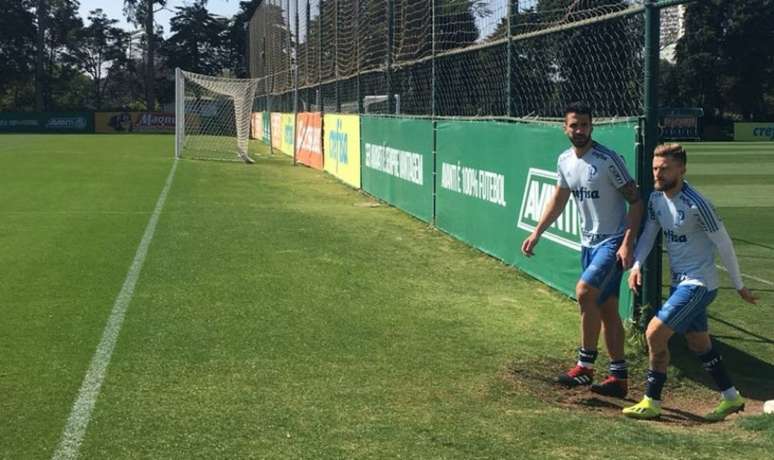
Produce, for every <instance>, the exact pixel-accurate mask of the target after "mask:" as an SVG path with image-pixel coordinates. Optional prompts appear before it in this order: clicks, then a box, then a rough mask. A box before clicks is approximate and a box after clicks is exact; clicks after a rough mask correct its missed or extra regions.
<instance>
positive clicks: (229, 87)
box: [175, 69, 260, 163]
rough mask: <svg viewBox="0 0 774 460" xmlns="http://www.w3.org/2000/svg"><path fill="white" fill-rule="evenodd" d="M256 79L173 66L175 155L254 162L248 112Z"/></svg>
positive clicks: (251, 103) (179, 156) (251, 107)
mask: <svg viewBox="0 0 774 460" xmlns="http://www.w3.org/2000/svg"><path fill="white" fill-rule="evenodd" d="M259 81H260V80H258V79H247V78H219V77H211V76H207V75H200V74H196V73H193V72H187V71H184V70H181V69H175V156H176V157H177V158H196V159H205V160H231V161H240V160H241V161H244V162H245V163H253V159H252V158H251V157H250V153H249V150H248V142H249V139H250V114H251V112H252V109H253V99H254V97H255V90H256V87H257V86H258V84H259Z"/></svg>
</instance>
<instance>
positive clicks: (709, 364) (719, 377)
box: [699, 348, 734, 391]
mask: <svg viewBox="0 0 774 460" xmlns="http://www.w3.org/2000/svg"><path fill="white" fill-rule="evenodd" d="M699 359H700V360H701V363H702V365H703V366H704V370H705V371H707V373H708V374H709V375H710V376H712V380H714V381H715V384H716V385H717V386H718V389H719V390H720V391H725V390H728V389H729V388H731V387H732V386H734V384H733V383H731V377H729V376H728V372H726V366H724V365H723V358H721V357H720V354H719V353H718V352H717V351H715V349H714V348H713V349H711V350H710V351H708V352H706V353H704V354H703V355H699Z"/></svg>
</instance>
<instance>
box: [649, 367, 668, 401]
mask: <svg viewBox="0 0 774 460" xmlns="http://www.w3.org/2000/svg"><path fill="white" fill-rule="evenodd" d="M666 379H667V375H666V374H665V373H663V372H658V371H654V370H653V369H648V381H647V385H646V387H645V395H646V396H648V397H649V398H650V399H657V400H659V401H661V390H662V389H663V388H664V384H665V383H666Z"/></svg>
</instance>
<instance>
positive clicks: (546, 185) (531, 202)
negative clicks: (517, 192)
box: [516, 168, 580, 251]
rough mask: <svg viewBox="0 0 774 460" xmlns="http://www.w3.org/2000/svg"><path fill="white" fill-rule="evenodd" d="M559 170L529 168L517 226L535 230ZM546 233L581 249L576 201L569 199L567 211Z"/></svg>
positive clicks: (552, 239) (554, 240)
mask: <svg viewBox="0 0 774 460" xmlns="http://www.w3.org/2000/svg"><path fill="white" fill-rule="evenodd" d="M556 180H557V175H556V172H553V171H546V170H544V169H537V168H530V169H529V172H527V184H526V185H525V186H524V195H523V196H522V199H521V209H520V210H519V220H518V222H517V223H516V226H517V227H519V228H520V229H522V230H525V231H527V232H532V231H533V230H535V227H536V226H537V224H538V222H539V221H540V217H541V216H542V215H543V210H544V209H545V208H546V205H548V202H549V201H550V200H551V196H552V195H553V193H554V189H555V188H556ZM543 237H544V238H546V239H549V240H551V241H553V242H555V243H558V244H561V245H562V246H565V247H568V248H570V249H573V250H575V251H580V214H578V207H577V206H576V205H575V201H573V200H569V201H568V202H567V206H566V207H565V208H564V212H562V214H561V215H560V216H559V218H557V219H556V222H554V223H553V224H552V225H551V226H550V227H549V228H548V229H547V230H546V231H545V233H543Z"/></svg>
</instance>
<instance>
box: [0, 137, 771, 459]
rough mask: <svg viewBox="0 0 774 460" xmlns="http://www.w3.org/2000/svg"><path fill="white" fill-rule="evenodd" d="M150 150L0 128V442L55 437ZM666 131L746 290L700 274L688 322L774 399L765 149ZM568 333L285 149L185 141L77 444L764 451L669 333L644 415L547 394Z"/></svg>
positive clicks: (498, 453)
mask: <svg viewBox="0 0 774 460" xmlns="http://www.w3.org/2000/svg"><path fill="white" fill-rule="evenodd" d="M172 144H173V139H172V137H171V136H158V135H157V136H143V135H132V136H109V135H103V136H97V135H93V136H76V135H69V136H43V135H41V136H20V135H6V136H0V196H1V197H2V200H1V201H0V270H2V276H0V318H2V320H0V420H2V422H1V423H0V458H4V459H5V458H8V459H27V458H31V459H37V458H51V457H52V455H53V454H54V452H55V451H56V449H57V446H58V445H59V442H60V438H61V437H62V434H63V432H64V430H65V425H66V424H67V420H68V417H69V415H70V413H71V411H72V410H73V404H74V402H75V401H76V399H77V398H78V392H79V389H80V388H81V385H82V382H83V379H84V376H85V375H86V373H87V370H88V369H89V365H90V362H91V360H92V358H93V356H94V354H95V350H96V349H97V348H98V344H99V343H100V338H101V337H102V334H103V331H104V330H105V328H106V322H107V320H108V318H110V317H111V310H112V309H113V305H114V303H115V302H116V297H117V295H118V293H119V292H121V290H122V285H123V284H124V282H125V279H126V278H127V273H128V272H130V266H131V265H132V261H133V258H134V257H135V253H136V251H137V248H138V245H139V244H140V242H141V240H142V239H143V232H144V231H145V228H146V225H147V224H148V222H149V219H150V218H151V216H152V213H153V211H154V206H155V205H156V203H157V200H158V198H159V195H160V193H161V192H162V190H163V189H164V186H165V181H166V179H167V177H168V175H169V173H170V170H171V168H172V165H173V160H172V150H173V145H172ZM688 148H689V180H690V181H691V182H692V183H693V184H694V185H696V186H697V187H698V188H699V189H700V190H702V191H705V192H706V194H707V195H708V196H710V197H711V198H712V199H713V200H714V201H715V203H716V204H717V206H718V208H719V212H720V213H721V215H722V217H723V218H724V220H725V222H726V225H727V226H728V228H729V231H730V233H731V234H732V236H733V237H734V239H735V243H736V247H737V252H738V254H739V257H740V263H741V266H742V271H743V272H744V273H745V274H746V275H747V276H748V278H746V280H747V281H749V285H750V287H751V288H752V289H754V290H755V291H756V292H757V293H758V295H759V296H760V298H761V300H760V305H759V306H750V305H746V304H743V302H742V301H741V300H740V299H738V297H736V296H735V293H734V292H733V290H732V289H730V288H729V282H728V280H727V278H723V282H724V285H723V289H722V291H723V292H722V294H721V296H720V298H719V299H718V300H717V301H716V303H715V304H714V306H713V310H712V321H711V325H710V327H711V328H712V329H713V330H714V332H715V334H716V339H717V341H718V343H719V344H720V345H721V347H722V349H723V352H724V354H725V356H726V362H727V363H728V365H729V367H730V368H731V371H732V373H734V374H735V375H737V376H738V386H739V387H740V389H741V390H742V392H743V393H744V394H745V395H748V396H750V397H751V398H753V399H754V400H757V401H760V400H762V399H774V383H773V382H774V371H772V369H774V334H773V333H772V331H774V294H773V292H774V286H772V284H771V283H772V282H773V281H774V235H773V234H772V232H771V231H770V228H772V226H774V213H773V212H772V211H774V201H772V199H771V198H770V197H771V196H774V180H772V172H774V146H773V145H772V144H762V145H753V144H710V143H704V144H696V145H690V146H689V147H688ZM753 277H754V278H753ZM577 329H578V318H577V312H576V306H575V305H574V304H573V302H571V301H570V300H569V299H567V298H566V297H563V296H561V295H559V294H556V293H554V292H553V291H551V290H550V289H548V288H546V287H545V286H543V285H541V284H540V283H538V282H536V281H534V280H533V279H531V278H529V277H527V276H525V275H522V274H520V273H519V272H518V271H516V270H515V269H513V268H511V267H507V266H505V265H503V264H502V263H500V262H498V261H497V260H495V259H492V258H490V257H488V256H485V255H483V254H481V253H480V252H478V251H476V250H473V249H471V248H469V247H467V246H465V245H464V244H462V243H460V242H458V241H455V240H454V239H452V238H451V237H449V236H447V235H445V234H443V233H441V232H439V231H438V230H436V229H434V228H432V227H428V226H427V225H426V224H423V223H421V222H419V221H417V220H415V219H413V218H411V217H409V216H407V215H406V214H404V213H402V212H400V211H399V210H397V209H394V208H391V207H388V206H384V205H378V203H376V202H375V201H374V200H372V199H371V198H369V197H367V196H365V195H363V194H361V193H359V192H357V191H355V190H352V189H350V188H348V187H346V186H344V185H342V184H341V183H340V182H338V181H337V180H336V179H334V178H332V177H331V176H328V175H326V174H324V173H321V172H318V171H314V170H311V169H307V168H304V167H293V166H292V165H291V162H290V159H289V158H287V157H285V156H283V155H277V156H273V157H271V156H268V155H265V154H264V155H261V156H260V157H259V159H258V161H257V164H255V165H252V166H246V165H243V164H240V163H224V162H204V161H190V160H182V161H179V162H178V166H177V170H176V174H175V177H174V181H173V183H172V186H171V189H170V191H169V194H168V196H167V197H166V203H165V205H164V208H163V210H162V211H161V213H160V215H159V220H158V225H157V227H156V228H155V233H154V235H153V239H152V241H151V243H150V246H149V248H148V252H147V256H146V257H145V258H144V264H143V266H142V271H141V272H140V274H139V278H138V280H137V284H136V286H135V288H134V291H133V296H132V297H131V302H130V303H129V305H128V310H127V312H126V316H125V319H124V322H123V325H122V326H121V329H120V334H119V335H118V337H117V342H116V345H115V349H114V351H113V352H112V357H111V358H110V361H109V366H108V367H107V373H106V374H105V379H104V382H103V383H102V386H101V389H100V391H99V393H98V398H97V399H96V405H95V406H94V409H93V412H91V415H90V420H89V423H88V426H87V430H86V432H85V436H84V438H83V441H82V443H81V445H80V446H79V452H80V457H81V458H90V459H91V458H93V459H104V458H110V459H121V458H154V459H155V458H272V459H273V458H293V459H296V458H310V459H312V458H314V459H317V458H399V457H400V458H421V459H432V458H460V459H468V458H492V459H500V458H520V459H521V458H534V459H545V458H563V459H573V458H577V459H589V458H613V457H621V456H625V457H626V458H638V459H639V458H643V459H647V458H651V459H665V458H675V459H677V458H680V459H683V458H720V457H721V456H722V458H728V459H734V458H738V459H757V458H761V459H762V458H770V456H771V452H772V450H774V417H764V416H760V415H757V416H756V415H755V414H760V403H759V402H756V401H751V404H750V406H751V408H750V409H751V410H749V411H748V413H749V415H746V416H744V417H736V416H734V417H731V418H730V419H729V420H728V421H726V422H723V423H720V424H716V425H707V424H703V423H699V422H697V421H696V416H697V415H701V414H702V413H703V412H702V410H703V409H704V408H706V407H709V406H710V405H711V404H712V403H713V402H714V398H716V395H715V393H714V392H712V391H710V390H708V389H706V388H705V387H704V386H702V383H703V382H704V380H703V378H704V377H703V376H702V375H701V371H700V366H699V363H698V361H697V360H695V359H690V357H688V356H687V355H686V354H685V353H681V352H680V350H679V344H676V345H677V348H678V350H677V352H676V353H675V365H674V366H673V367H672V369H671V370H670V373H671V375H670V380H669V382H668V383H667V389H666V393H665V395H666V397H667V401H666V402H665V404H666V407H667V409H668V410H667V412H666V414H665V417H664V418H663V420H661V421H655V422H644V423H643V422H636V421H633V420H628V419H624V418H622V417H620V415H619V412H620V407H621V406H622V405H623V404H629V403H628V402H624V401H620V400H606V399H597V398H592V397H591V396H590V394H589V393H585V392H577V393H566V392H562V391H560V390H558V389H556V388H553V387H552V386H551V385H550V384H549V383H548V379H550V378H551V377H553V375H554V373H555V372H556V371H558V370H560V369H562V368H564V367H565V366H566V365H568V364H569V363H570V362H571V361H572V359H573V357H574V348H575V347H576V344H577V335H578V332H577ZM636 353H637V352H636V350H634V349H633V350H630V354H631V356H630V357H631V358H633V362H634V369H633V376H632V378H633V380H634V383H635V388H634V391H633V394H632V395H631V396H630V399H632V400H633V399H637V398H639V396H640V395H641V392H642V385H641V384H640V383H639V382H640V381H641V380H642V378H643V370H644V364H643V362H644V361H643V359H642V357H641V356H638V355H637V354H636ZM600 358H601V359H600V362H602V363H604V362H606V356H601V357H600ZM670 398H671V399H670ZM756 404H757V405H756ZM752 409H754V410H752Z"/></svg>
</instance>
